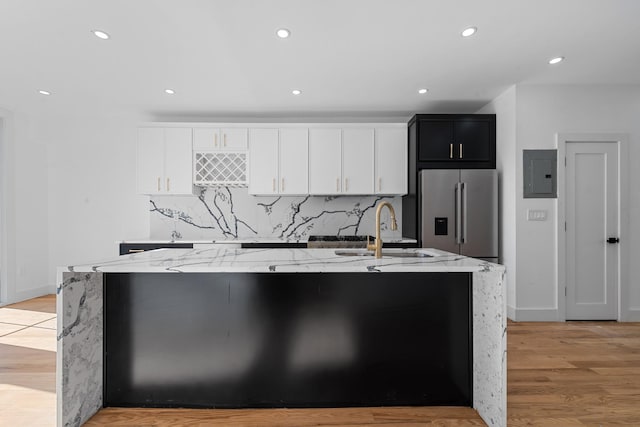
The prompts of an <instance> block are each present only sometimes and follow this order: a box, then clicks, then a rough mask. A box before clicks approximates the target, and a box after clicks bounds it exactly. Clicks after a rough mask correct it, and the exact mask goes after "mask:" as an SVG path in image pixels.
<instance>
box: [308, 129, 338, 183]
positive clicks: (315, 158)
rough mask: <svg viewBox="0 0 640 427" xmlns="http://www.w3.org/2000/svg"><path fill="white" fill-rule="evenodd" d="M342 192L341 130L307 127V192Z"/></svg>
mask: <svg viewBox="0 0 640 427" xmlns="http://www.w3.org/2000/svg"><path fill="white" fill-rule="evenodd" d="M341 192H342V130H341V129H313V128H312V129H309V194H340V193H341Z"/></svg>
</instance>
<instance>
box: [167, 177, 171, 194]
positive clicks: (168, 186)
mask: <svg viewBox="0 0 640 427" xmlns="http://www.w3.org/2000/svg"><path fill="white" fill-rule="evenodd" d="M167 191H171V183H170V181H169V178H167Z"/></svg>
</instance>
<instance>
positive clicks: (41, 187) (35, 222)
mask: <svg viewBox="0 0 640 427" xmlns="http://www.w3.org/2000/svg"><path fill="white" fill-rule="evenodd" d="M0 116H1V117H2V119H3V127H4V131H5V132H4V137H3V141H2V159H1V161H2V165H1V166H2V173H3V179H2V183H3V191H2V197H3V200H2V208H3V209H4V212H3V213H4V215H3V216H2V226H3V230H2V231H3V233H2V245H3V248H2V256H3V260H2V283H3V289H2V296H1V298H2V303H8V302H14V301H20V300H24V299H28V298H32V297H34V296H38V295H42V294H44V293H47V292H48V290H49V289H50V288H48V286H47V275H46V268H45V266H46V265H47V251H48V236H47V213H48V206H47V192H48V184H47V169H46V150H45V149H44V146H43V144H42V142H41V141H38V140H37V138H35V135H34V132H33V131H34V128H33V121H32V120H31V118H30V117H28V116H26V115H25V114H21V113H18V112H12V111H8V110H4V109H2V110H0Z"/></svg>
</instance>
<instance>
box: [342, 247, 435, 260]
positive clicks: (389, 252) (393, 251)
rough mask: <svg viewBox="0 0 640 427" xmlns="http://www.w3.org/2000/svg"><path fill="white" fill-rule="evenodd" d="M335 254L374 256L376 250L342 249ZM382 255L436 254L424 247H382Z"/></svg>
mask: <svg viewBox="0 0 640 427" xmlns="http://www.w3.org/2000/svg"><path fill="white" fill-rule="evenodd" d="M335 254H336V255H340V256H363V257H367V256H370V257H372V256H373V255H374V252H373V251H368V250H366V249H342V250H337V251H335ZM382 256H383V257H392V258H432V257H434V256H436V254H434V253H431V252H428V251H425V250H423V249H382Z"/></svg>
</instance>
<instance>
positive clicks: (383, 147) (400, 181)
mask: <svg viewBox="0 0 640 427" xmlns="http://www.w3.org/2000/svg"><path fill="white" fill-rule="evenodd" d="M375 147H376V176H375V186H376V188H375V192H376V194H407V129H406V128H388V129H384V128H378V129H376V146H375Z"/></svg>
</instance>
